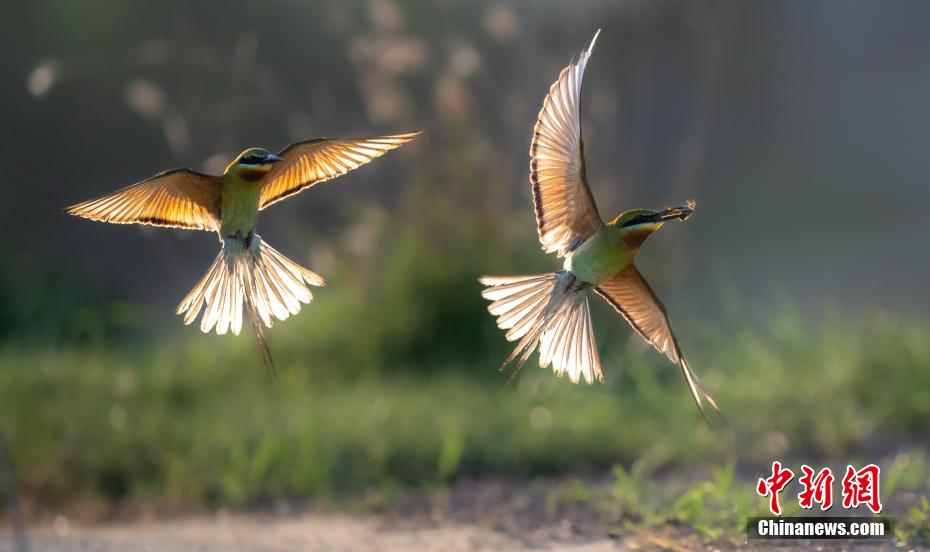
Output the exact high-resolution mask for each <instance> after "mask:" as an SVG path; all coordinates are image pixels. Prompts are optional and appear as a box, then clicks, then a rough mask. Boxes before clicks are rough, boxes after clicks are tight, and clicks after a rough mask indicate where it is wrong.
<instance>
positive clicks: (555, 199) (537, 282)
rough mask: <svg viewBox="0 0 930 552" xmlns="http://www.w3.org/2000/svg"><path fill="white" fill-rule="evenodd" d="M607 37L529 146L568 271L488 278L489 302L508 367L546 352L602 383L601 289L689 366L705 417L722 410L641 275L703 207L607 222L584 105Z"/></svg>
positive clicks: (560, 91)
mask: <svg viewBox="0 0 930 552" xmlns="http://www.w3.org/2000/svg"><path fill="white" fill-rule="evenodd" d="M599 34H600V30H598V31H597V33H596V34H595V35H594V38H593V39H592V40H591V44H590V46H588V48H587V49H586V50H585V51H583V52H582V53H581V56H580V57H579V58H578V60H577V61H573V62H572V63H571V64H569V65H568V67H566V68H565V69H563V70H562V72H561V74H560V75H559V78H558V80H556V81H555V83H553V84H552V86H551V87H550V88H549V94H548V95H547V96H546V99H545V100H544V101H543V106H542V109H541V110H540V112H539V117H538V120H537V122H536V126H535V128H534V132H533V140H532V143H531V145H530V182H531V183H532V189H533V204H534V206H535V208H536V223H537V231H538V234H539V241H540V243H541V244H542V248H543V250H544V251H546V252H547V253H556V254H557V255H558V257H564V259H565V261H564V265H563V268H562V270H560V271H558V272H555V273H552V274H539V275H534V276H505V277H501V276H484V277H482V278H480V282H481V283H482V284H484V285H485V286H487V287H486V288H485V289H484V290H483V291H482V296H483V297H484V298H485V299H488V300H489V301H491V304H490V305H489V306H488V310H489V311H490V312H491V314H492V315H494V316H495V317H497V325H498V327H500V328H501V329H503V330H506V331H507V334H506V337H507V340H508V341H517V345H516V348H515V349H514V350H513V352H512V353H511V354H510V356H509V357H508V358H507V359H506V360H505V361H504V366H506V365H508V364H510V363H513V362H515V361H516V370H519V369H520V367H522V366H523V364H525V363H526V361H527V360H528V359H529V358H530V356H531V355H532V354H533V352H534V351H535V350H536V349H537V348H538V349H539V365H540V367H542V368H546V367H548V366H550V365H551V366H552V369H553V370H554V371H555V373H556V374H557V375H559V376H562V375H565V374H567V375H568V377H569V379H570V380H571V381H572V382H573V383H578V381H579V380H580V379H581V378H582V377H583V378H584V380H585V381H586V382H587V383H593V382H594V381H599V382H603V381H604V375H603V373H602V371H601V361H600V357H599V355H598V351H597V346H596V344H595V342H594V331H593V328H592V326H591V314H590V310H589V307H588V297H589V296H590V294H591V292H592V291H593V292H595V293H597V294H598V295H600V296H601V297H603V298H604V299H605V300H606V301H607V302H608V303H610V304H611V306H613V307H614V309H616V311H617V312H618V313H620V315H621V316H623V318H625V319H626V320H627V322H629V323H630V325H631V326H632V327H633V329H634V330H635V331H636V332H637V333H639V335H641V336H642V337H643V339H645V340H646V341H647V342H648V343H649V344H650V345H652V346H653V347H654V348H655V349H656V350H657V351H659V352H660V353H664V354H665V355H666V356H667V357H668V358H669V360H671V361H672V362H673V363H675V364H677V365H678V366H679V367H681V371H682V372H683V373H684V376H685V380H686V381H687V383H688V387H689V388H690V390H691V394H692V396H693V397H694V402H695V403H696V404H697V407H698V410H699V411H700V412H701V414H702V415H704V406H703V403H704V402H705V401H706V402H707V403H708V404H710V405H711V406H712V407H713V408H714V409H715V410H717V411H718V412H719V409H718V408H717V403H716V402H715V401H714V399H713V397H711V396H710V394H709V393H708V392H707V390H706V389H705V388H704V385H703V384H702V383H701V381H700V380H699V379H698V377H697V375H696V374H695V373H694V371H692V370H691V367H690V366H689V364H688V361H687V360H686V359H685V356H684V355H683V354H682V352H681V347H679V345H678V340H677V338H676V337H675V334H674V333H673V332H672V327H671V325H670V324H669V320H668V315H667V314H666V312H665V307H664V306H663V305H662V302H661V301H659V298H658V297H656V294H655V292H654V291H653V290H652V288H651V287H650V286H649V284H648V283H647V282H646V279H645V278H643V276H642V274H640V272H639V270H637V269H636V265H635V264H634V259H635V257H636V253H637V251H639V248H640V247H641V246H642V244H643V242H644V241H645V240H646V238H648V237H649V236H650V235H651V234H652V233H653V232H655V231H656V230H658V229H659V228H661V227H662V225H663V224H665V222H666V221H669V220H672V219H681V220H685V219H686V218H688V216H690V215H691V213H692V212H693V211H694V207H695V203H694V202H693V201H689V202H688V204H687V205H684V206H680V207H672V208H669V209H663V210H660V211H653V210H650V209H631V210H628V211H624V212H623V213H621V214H620V215H618V216H617V217H616V218H614V219H613V220H612V221H610V222H609V223H606V224H605V223H604V222H603V221H602V220H601V216H600V214H599V213H598V210H597V206H596V205H595V203H594V197H593V196H592V195H591V189H590V188H589V187H588V181H587V177H586V176H585V174H586V173H585V160H584V144H583V142H582V138H581V119H580V116H579V104H580V98H581V80H582V76H583V75H584V70H585V66H586V65H587V63H588V59H589V58H590V56H591V51H592V49H593V48H594V43H595V42H596V41H597V37H598V35H599Z"/></svg>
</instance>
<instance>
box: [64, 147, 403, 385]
mask: <svg viewBox="0 0 930 552" xmlns="http://www.w3.org/2000/svg"><path fill="white" fill-rule="evenodd" d="M417 134H419V132H411V133H407V134H397V135H393V136H372V137H365V138H337V139H329V138H317V139H315V140H309V141H306V142H298V143H295V144H291V145H290V146H288V147H286V148H284V150H283V151H281V152H279V153H278V154H273V153H270V152H268V151H266V150H264V149H261V148H250V149H247V150H245V151H244V152H242V153H241V154H239V156H238V157H236V159H235V160H233V162H232V163H230V164H229V166H228V167H226V170H225V172H224V173H223V174H222V175H219V176H212V175H207V174H202V173H199V172H196V171H192V170H190V169H174V170H170V171H165V172H162V173H159V174H157V175H155V176H153V177H152V178H149V179H148V180H143V181H142V182H139V183H137V184H133V185H132V186H129V187H128V188H124V189H122V190H119V191H117V192H114V193H112V194H110V195H106V196H103V197H100V198H97V199H92V200H90V201H85V202H83V203H78V204H77V205H72V206H71V207H68V208H67V211H68V213H70V214H72V215H77V216H80V217H84V218H88V219H91V220H96V221H101V222H112V223H116V224H149V225H153V226H167V227H174V228H184V229H188V230H207V231H212V232H216V233H217V234H218V235H219V238H220V243H221V244H222V248H221V249H220V252H219V254H218V255H217V256H216V259H215V260H214V261H213V264H212V265H210V268H208V269H207V272H206V274H204V276H203V277H202V278H201V279H200V281H199V282H197V285H195V286H194V289H192V290H191V292H190V293H188V294H187V296H186V297H185V298H184V299H183V300H182V301H181V303H180V304H179V305H178V308H177V314H178V315H184V323H185V324H190V323H191V322H193V321H194V320H196V319H197V316H198V315H199V314H200V312H201V310H202V311H203V316H202V317H201V319H200V329H201V331H203V332H204V333H209V332H210V331H211V330H213V329H215V330H216V333H217V334H225V333H226V332H227V331H231V332H232V333H233V334H236V335H238V334H239V332H240V330H241V329H242V319H243V307H244V309H245V313H246V316H247V317H248V319H249V321H250V322H251V324H252V327H253V328H254V329H255V335H256V337H257V339H258V343H259V347H260V349H261V352H262V358H263V359H264V361H265V363H266V365H267V366H268V367H269V368H272V367H273V362H272V359H271V353H270V350H269V349H268V343H267V341H266V339H265V333H264V327H269V328H270V327H271V325H272V323H273V321H274V319H275V318H277V319H278V320H284V319H286V318H287V317H288V316H290V315H292V314H297V313H298V312H299V311H300V307H301V303H309V302H310V301H311V300H312V299H313V294H312V293H311V291H310V288H309V286H322V285H324V284H325V281H324V280H323V278H322V277H321V276H320V275H318V274H316V273H315V272H313V271H311V270H308V269H306V268H304V267H302V266H300V265H298V264H297V263H295V262H294V261H292V260H290V259H288V258H287V257H285V256H284V255H282V254H281V253H279V252H278V251H277V250H276V249H274V248H273V247H271V246H270V245H268V244H267V243H266V242H265V241H264V240H263V239H262V238H261V237H260V236H259V235H258V234H257V233H256V232H255V226H256V222H257V220H258V212H259V211H261V210H263V209H265V208H266V207H268V206H270V205H272V204H274V203H277V202H278V201H281V200H283V199H285V198H288V197H290V196H292V195H294V194H296V193H298V192H300V191H303V190H305V189H307V188H309V187H311V186H313V185H315V184H318V183H320V182H323V181H325V180H329V179H331V178H336V177H337V176H341V175H343V174H345V173H347V172H349V171H351V170H352V169H355V168H358V167H360V166H362V165H364V164H365V163H368V162H369V161H371V160H372V159H374V158H376V157H380V156H381V155H383V154H384V153H386V152H388V151H390V150H392V149H394V148H396V147H398V146H400V145H402V144H404V143H406V142H409V141H410V140H411V139H413V137H414V136H416V135H417Z"/></svg>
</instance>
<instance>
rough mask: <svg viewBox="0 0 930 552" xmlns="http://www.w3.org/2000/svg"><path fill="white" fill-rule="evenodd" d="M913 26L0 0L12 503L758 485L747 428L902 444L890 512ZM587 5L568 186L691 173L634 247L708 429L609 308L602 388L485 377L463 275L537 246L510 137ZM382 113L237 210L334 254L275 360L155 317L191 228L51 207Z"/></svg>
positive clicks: (199, 244) (911, 436) (914, 366)
mask: <svg viewBox="0 0 930 552" xmlns="http://www.w3.org/2000/svg"><path fill="white" fill-rule="evenodd" d="M928 18H930V5H928V4H926V3H923V2H919V1H916V0H915V1H903V0H897V1H894V2H877V1H839V0H837V1H817V2H808V1H801V0H796V1H785V2H767V3H761V2H758V3H742V2H726V1H720V2H717V1H706V2H705V1H701V2H686V1H666V0H654V1H642V0H624V1H615V0H610V1H608V0H603V1H596V0H590V1H584V2H556V1H550V0H539V1H529V0H526V1H514V2H503V1H497V0H469V1H464V0H463V1H452V0H443V1H438V2H432V1H425V0H364V1H362V0H359V1H344V0H321V1H314V2H297V1H289V2H285V1H272V2H236V3H230V2H221V1H218V0H209V1H207V0H205V1H200V2H153V1H122V0H92V1H86V2H71V1H66V0H37V1H33V2H28V3H24V4H22V5H20V6H18V7H17V10H16V16H15V18H11V17H7V18H5V19H6V21H5V22H6V27H7V29H6V30H5V31H4V41H5V43H6V44H7V46H6V48H5V49H4V50H5V52H6V55H4V59H3V71H0V99H2V105H3V110H2V111H3V123H2V130H0V163H2V166H3V168H4V170H3V173H2V176H0V179H2V188H3V190H4V194H5V195H4V200H3V201H2V202H0V214H2V216H0V224H2V228H0V231H2V235H3V236H4V239H2V240H0V424H2V429H3V431H4V433H5V434H6V440H7V442H8V446H9V449H10V455H11V457H12V461H13V465H14V467H15V468H16V474H17V482H18V486H19V491H20V494H21V497H22V501H23V508H24V510H25V512H26V515H27V517H29V518H42V517H43V516H48V515H51V514H53V513H55V512H59V511H66V512H71V513H75V514H76V515H85V516H91V517H93V516H107V515H112V514H114V513H122V512H138V511H158V512H160V511H188V510H192V509H201V508H218V507H225V506H242V505H252V504H265V503H268V502H269V501H274V500H305V499H313V498H314V497H320V496H342V495H344V494H346V493H348V494H352V493H355V494H358V493H361V494H365V493H372V492H374V493H382V492H383V493H388V494H389V493H390V490H392V489H398V488H410V487H413V488H422V487H424V486H426V487H432V486H442V485H445V484H447V483H452V482H455V481H456V480H459V479H460V478H464V477H467V478H472V477H475V478H483V477H498V476H507V477H514V478H517V479H531V478H534V477H539V476H566V475H569V476H572V475H591V474H605V473H606V474H609V473H610V469H611V467H614V466H618V467H619V468H618V469H619V470H620V472H621V473H628V472H630V473H635V474H637V476H640V477H643V478H646V479H649V478H652V477H655V474H666V473H688V474H690V473H692V472H693V473H701V470H705V472H706V471H707V470H711V469H714V468H715V467H720V466H729V469H731V470H732V471H735V473H736V474H737V475H742V476H744V477H746V478H752V477H754V476H756V475H757V474H761V472H760V470H762V469H764V467H765V466H766V465H768V464H769V463H770V462H771V460H772V459H774V458H783V459H787V460H788V461H790V460H791V459H797V460H798V461H800V460H805V461H808V462H816V463H818V464H820V465H823V464H831V463H833V464H835V465H838V466H840V465H841V464H844V463H845V462H853V461H858V460H863V461H865V462H866V463H867V462H872V461H876V462H877V461H882V462H885V463H886V464H885V465H886V472H893V468H892V467H893V466H897V468H894V469H898V470H899V471H898V472H894V473H899V474H905V473H906V477H905V476H904V475H901V476H900V478H902V480H904V481H906V482H907V486H908V489H910V490H907V491H905V490H900V491H897V490H896V489H895V488H893V487H892V489H890V490H886V493H895V492H897V493H898V495H895V496H897V498H895V499H894V500H897V501H898V502H901V503H902V504H904V505H905V507H910V506H912V505H914V504H918V509H919V500H918V499H917V497H918V496H919V494H920V492H921V491H920V490H919V489H920V488H924V489H926V481H927V475H928V474H930V468H927V462H926V452H927V442H928V438H930V434H928V433H927V429H926V428H927V427H928V420H930V341H928V338H930V324H928V317H927V308H928V307H930V295H928V293H927V282H928V281H930V260H928V259H930V257H928V255H927V250H928V236H930V222H928V217H927V214H926V210H927V205H928V203H930V185H928V181H930V162H928V159H930V156H928V155H927V153H926V135H927V130H928V128H930V110H928V109H926V102H927V98H930V58H928V56H927V55H926V52H927V51H928V49H930V34H928V33H927V32H926V27H927V25H926V23H927V21H928ZM597 28H602V29H603V33H602V35H601V38H600V40H599V43H598V45H597V47H596V49H595V51H594V55H593V57H592V61H591V62H590V64H589V66H588V70H587V75H586V81H585V91H584V96H583V102H582V114H583V126H584V133H585V145H586V155H587V162H588V177H589V179H590V183H591V187H592V189H593V192H594V195H595V197H596V198H597V200H598V203H599V207H600V210H601V212H602V214H603V215H604V216H605V217H612V216H613V215H614V214H615V213H617V212H620V211H622V210H624V209H626V208H630V207H654V208H658V207H663V206H667V205H675V204H681V203H682V202H683V201H685V200H687V199H691V198H695V199H696V200H697V204H698V209H697V212H696V213H695V215H694V216H693V217H692V218H691V219H689V220H688V221H687V223H685V224H669V225H666V227H665V228H664V229H663V231H662V232H660V233H659V234H657V235H656V236H654V237H653V238H652V239H651V240H650V242H649V243H648V244H647V247H646V248H645V249H644V251H643V252H642V254H641V255H640V261H639V263H640V266H641V269H642V271H643V272H644V274H645V275H646V276H647V278H648V279H649V280H650V281H651V282H652V283H653V285H654V287H656V289H657V291H658V293H659V294H660V296H661V297H662V298H663V299H664V301H665V303H666V305H667V307H668V309H669V312H670V314H671V316H672V320H673V323H674V324H675V327H676V328H677V330H678V333H679V336H680V338H681V341H682V345H683V347H684V349H685V351H687V352H688V354H689V357H690V358H691V362H692V364H693V365H694V366H695V369H696V370H697V372H698V373H699V374H702V375H703V378H704V380H705V382H706V383H707V385H708V387H709V388H710V389H711V390H712V392H714V394H715V395H717V397H718V398H719V399H720V402H721V406H722V408H723V410H724V412H725V414H727V417H728V420H729V424H728V426H727V428H726V429H723V430H717V431H712V430H710V429H708V428H707V427H706V426H705V425H703V422H702V421H701V419H700V417H699V416H698V415H697V413H696V412H695V410H694V408H693V405H692V403H691V399H690V397H689V395H688V393H687V389H686V386H685V385H684V382H683V381H682V380H681V376H680V374H679V373H678V371H677V369H676V368H675V367H674V366H671V365H669V364H668V363H667V362H666V361H665V359H663V358H661V357H659V355H657V354H655V353H654V352H653V351H651V350H649V349H647V347H646V346H645V345H643V344H642V343H641V342H640V341H639V339H638V338H637V337H635V336H632V334H631V332H630V330H629V329H628V328H627V327H626V325H625V323H624V322H623V321H622V320H620V319H619V318H618V317H616V316H615V315H614V313H613V311H612V309H610V307H608V306H607V305H606V304H597V305H596V306H595V308H594V311H595V313H594V314H595V318H596V333H597V338H598V342H599V345H600V349H601V352H602V356H603V358H604V361H605V370H606V377H607V383H606V384H605V385H603V386H594V387H587V386H578V387H575V386H572V385H571V384H570V383H569V382H567V381H564V380H558V379H556V378H554V377H552V375H551V374H550V373H545V372H542V371H541V370H538V369H536V368H535V367H534V366H532V365H531V366H528V367H527V368H525V369H524V371H523V373H521V374H520V375H519V376H518V377H517V378H516V379H515V380H514V381H513V382H512V383H508V379H509V375H508V374H507V373H501V372H499V371H498V370H497V368H498V366H499V363H500V361H501V359H502V358H503V357H504V356H505V355H506V354H507V352H508V351H509V346H508V344H507V343H506V342H505V341H504V339H503V335H502V334H501V333H500V332H499V331H498V330H497V329H496V327H495V326H494V322H493V319H492V318H491V317H490V316H489V315H488V314H487V313H486V311H485V304H484V301H483V300H482V299H481V298H480V296H479V285H478V283H477V280H476V278H477V277H478V276H479V275H481V274H485V273H490V274H514V273H532V272H538V271H548V270H553V269H555V268H556V267H557V265H558V263H557V261H556V260H555V259H554V258H547V257H546V256H545V255H544V254H543V253H542V252H541V251H540V249H539V247H538V242H537V240H536V236H535V228H534V217H533V213H532V207H531V200H530V193H529V184H528V179H527V168H528V157H527V150H528V147H529V139H530V136H531V129H532V125H533V123H534V121H535V116H536V113H537V111H538V109H539V106H540V104H541V101H542V98H543V96H544V94H545V92H546V90H547V89H548V86H549V84H550V83H551V82H552V81H553V80H554V79H555V77H556V76H557V74H558V72H559V71H560V69H561V68H562V67H563V66H565V65H566V64H567V63H568V61H569V60H570V59H571V58H572V56H573V55H577V53H578V52H580V51H581V49H582V48H583V47H584V46H586V45H587V43H588V41H589V40H590V39H591V36H592V35H593V33H594V31H595V30H596V29H597ZM413 129H423V130H424V131H425V132H424V134H423V135H422V136H420V137H419V138H417V139H416V140H415V141H414V142H412V143H411V144H409V145H407V146H405V147H403V148H401V149H400V150H398V151H396V152H393V153H391V154H390V155H387V156H385V157H384V158H381V159H378V160H377V161H375V162H373V163H371V164H370V165H368V166H365V167H363V168H361V169H359V170H357V171H354V172H353V173H351V174H349V175H346V176H344V177H341V178H339V179H338V180H335V181H331V182H327V183H325V184H322V185H320V186H318V187H316V188H314V189H312V190H309V191H306V192H304V193H302V194H300V195H299V196H296V197H294V198H293V199H291V200H289V201H286V202H284V203H281V204H278V205H276V206H274V207H273V208H270V209H268V210H267V211H265V212H263V214H262V217H261V220H260V223H259V224H260V226H259V231H260V232H261V233H262V235H263V236H264V237H265V239H267V240H268V241H269V242H270V243H272V244H274V245H275V246H276V247H277V248H279V249H280V250H281V251H282V252H284V253H285V254H286V255H288V256H289V257H291V258H293V259H294V260H296V261H298V262H299V263H301V264H303V265H305V266H308V267H311V268H312V269H313V270H315V271H317V272H319V273H320V274H322V275H323V276H324V277H326V278H327V280H328V285H327V286H326V287H325V288H322V289H320V290H319V291H318V292H317V293H316V300H315V301H314V303H312V304H311V305H309V306H306V307H305V308H304V310H303V311H302V312H301V313H300V315H299V316H297V317H295V318H292V319H290V320H287V321H285V322H283V323H280V324H278V325H277V326H276V327H275V328H274V329H272V330H271V331H270V332H269V341H270V345H271V348H272V352H273V353H274V355H275V357H276V359H277V364H278V376H277V377H276V378H269V377H268V376H267V374H266V373H265V371H264V369H263V368H262V365H261V360H260V356H259V355H258V352H257V350H256V348H255V345H254V343H253V341H252V340H251V338H250V337H249V336H248V335H244V336H240V337H239V338H232V337H230V336H221V337H220V336H216V335H203V334H200V333H199V332H198V331H197V330H196V329H194V328H186V327H184V326H183V325H182V324H181V323H180V321H179V320H178V319H177V318H176V317H175V316H174V315H173V311H174V307H175V305H176V303H177V301H178V300H179V299H180V298H181V297H183V296H184V295H185V294H186V293H187V291H188V290H189V288H190V287H192V285H193V284H194V282H195V281H196V280H197V279H198V278H199V277H200V276H201V274H202V272H203V271H204V270H205V269H206V267H207V266H208V264H209V263H210V262H211V260H212V258H213V256H214V255H215V252H216V249H217V245H218V244H217V240H216V238H215V236H213V235H209V234H206V233H193V232H182V231H174V230H170V229H157V228H146V227H135V226H108V225H104V224H98V223H91V222H89V221H85V220H79V219H76V218H72V217H69V216H67V215H66V214H65V212H64V210H63V207H65V206H67V205H69V204H72V203H75V202H77V201H80V200H83V199H87V198H89V197H93V196H96V195H100V194H103V193H107V192H110V191H112V190H115V189H117V188H119V187H122V186H125V185H128V184H131V183H133V182H135V181H138V180H140V179H143V178H145V177H147V176H150V175H151V174H153V173H155V172H157V171H160V170H164V169H167V168H171V167H177V166H188V167H192V168H194V169H197V170H201V171H207V172H219V171H222V169H223V168H224V167H225V165H226V164H227V163H228V161H229V159H230V158H232V157H234V156H235V155H236V154H237V153H238V152H240V151H241V150H243V149H245V148H246V147H250V146H262V147H265V148H268V149H270V150H273V151H274V150H277V149H281V148H283V147H284V146H286V145H287V144H288V143H290V142H292V141H297V140H302V139H307V138H311V137H317V136H331V137H334V136H352V135H367V134H377V133H396V132H403V131H408V130H413ZM594 302H595V303H599V301H598V300H597V299H595V300H594ZM841 467H842V466H841ZM618 485H620V484H619V483H618ZM621 486H622V485H621ZM921 486H923V487H921ZM744 487H745V488H743V487H739V489H740V490H739V492H741V493H742V494H743V495H746V494H749V495H750V496H751V493H752V488H753V486H752V484H751V483H750V484H747V485H745V486H744ZM902 488H903V487H902ZM621 491H622V489H621ZM924 492H926V491H924ZM744 498H745V497H744ZM894 500H889V502H893V501H894ZM747 501H748V502H749V503H751V506H752V507H753V508H757V507H758V508H761V507H762V506H763V504H764V503H763V501H762V500H761V499H759V500H750V499H748V498H747ZM632 502H635V501H632ZM629 508H634V506H629ZM915 515H916V514H915ZM715 523H716V524H718V525H719V524H720V523H722V522H720V521H719V520H717V521H713V522H708V526H712V525H714V524H715Z"/></svg>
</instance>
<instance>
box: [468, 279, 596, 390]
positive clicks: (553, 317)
mask: <svg viewBox="0 0 930 552" xmlns="http://www.w3.org/2000/svg"><path fill="white" fill-rule="evenodd" d="M479 281H480V282H481V283H482V284H484V285H485V286H487V288H486V289H485V290H484V291H482V292H481V295H482V296H483V297H484V298H485V299H488V300H489V301H491V304H490V305H489V306H488V311H490V312H491V314H493V315H494V316H496V317H497V325H498V327H500V328H501V329H503V330H507V340H508V341H517V340H519V342H518V343H517V346H516V348H515V349H514V350H513V352H512V353H510V356H509V357H507V360H505V361H504V366H506V365H507V364H510V363H511V362H514V361H516V362H517V364H516V368H515V371H514V373H515V374H516V372H517V371H519V369H520V368H521V367H522V366H523V364H525V363H526V361H527V360H528V359H529V358H530V356H531V355H532V354H533V351H535V350H536V347H537V346H538V347H539V366H540V367H541V368H546V367H548V366H549V365H550V364H551V365H552V369H553V371H554V372H555V373H556V375H558V376H562V375H564V374H568V377H569V379H570V380H571V381H572V382H573V383H578V381H579V380H580V378H581V377H582V376H584V379H585V381H586V382H587V383H594V381H601V382H602V381H604V375H603V373H602V372H601V360H600V356H599V355H598V353H597V345H596V344H595V343H594V331H593V329H592V326H591V311H590V309H589V308H588V293H589V292H590V287H591V286H589V285H588V284H586V283H584V282H580V281H578V279H577V278H575V275H574V274H572V273H571V272H568V271H565V270H562V271H559V272H555V273H552V274H538V275H535V276H483V277H482V278H480V279H479Z"/></svg>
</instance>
